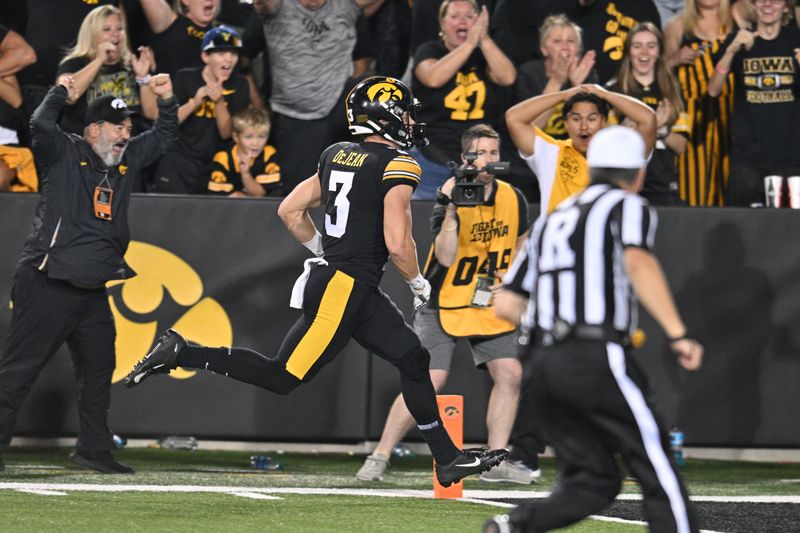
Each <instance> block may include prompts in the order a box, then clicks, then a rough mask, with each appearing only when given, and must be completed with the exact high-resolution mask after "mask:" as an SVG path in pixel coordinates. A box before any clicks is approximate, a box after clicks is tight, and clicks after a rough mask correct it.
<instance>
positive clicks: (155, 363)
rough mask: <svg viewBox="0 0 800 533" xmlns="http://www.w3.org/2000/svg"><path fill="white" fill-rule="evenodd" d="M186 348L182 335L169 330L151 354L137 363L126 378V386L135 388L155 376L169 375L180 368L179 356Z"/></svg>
mask: <svg viewBox="0 0 800 533" xmlns="http://www.w3.org/2000/svg"><path fill="white" fill-rule="evenodd" d="M185 347H186V341H185V340H183V337H181V335H180V333H178V332H177V331H175V330H174V329H168V330H167V331H166V332H165V333H164V334H163V335H161V337H160V338H159V339H158V342H156V345H155V347H154V348H153V349H152V350H151V351H150V353H149V354H147V355H145V356H144V358H143V359H142V360H141V361H139V362H138V363H136V365H135V366H134V367H133V370H131V372H130V374H128V375H127V376H125V380H124V383H125V386H126V387H128V388H131V387H135V386H136V385H138V384H139V383H141V382H142V381H144V380H145V379H147V378H148V377H150V376H151V375H153V374H169V371H170V370H172V369H174V368H177V367H178V354H179V353H180V351H181V350H183V349H184V348H185Z"/></svg>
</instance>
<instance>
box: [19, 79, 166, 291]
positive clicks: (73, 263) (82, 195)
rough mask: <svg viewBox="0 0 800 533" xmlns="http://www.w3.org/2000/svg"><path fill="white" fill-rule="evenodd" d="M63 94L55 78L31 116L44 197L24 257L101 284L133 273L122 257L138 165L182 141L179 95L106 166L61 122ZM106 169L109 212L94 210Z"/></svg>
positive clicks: (58, 275) (53, 274)
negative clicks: (98, 213)
mask: <svg viewBox="0 0 800 533" xmlns="http://www.w3.org/2000/svg"><path fill="white" fill-rule="evenodd" d="M66 99H67V91H66V89H65V88H64V87H63V86H61V85H56V86H55V87H53V88H52V89H50V91H49V92H48V93H47V96H46V97H45V99H44V100H43V101H42V103H41V105H40V106H39V107H38V108H37V109H36V111H35V112H34V114H33V117H32V118H31V134H32V139H33V143H32V148H33V153H34V157H35V158H36V161H37V164H38V165H39V168H40V192H41V198H40V200H39V205H38V206H37V208H36V215H35V217H34V219H33V228H32V230H31V233H30V235H29V236H28V239H27V241H26V242H25V248H24V251H23V253H22V258H21V259H20V264H30V265H32V266H33V267H34V268H37V269H39V270H41V271H43V272H46V273H47V276H48V277H50V278H53V279H59V280H65V281H69V282H72V283H75V284H77V285H81V286H88V287H100V286H102V285H103V284H104V283H105V282H106V281H108V280H112V279H126V278H130V277H133V276H134V275H135V274H136V273H135V272H134V271H133V270H132V269H131V268H130V267H129V266H128V265H127V264H126V263H125V259H124V255H125V251H126V250H127V248H128V242H129V241H130V232H129V229H128V205H129V203H130V196H131V188H132V185H133V184H134V183H135V181H136V176H137V174H138V173H139V172H140V171H141V169H142V168H144V167H146V166H148V165H150V164H152V163H154V162H155V161H156V159H158V157H159V156H160V155H161V154H163V153H164V152H165V151H166V150H167V149H168V148H169V147H171V146H173V145H174V144H175V143H176V142H177V139H178V105H177V102H176V100H175V98H171V99H169V100H161V99H159V101H158V107H159V119H158V121H157V122H156V125H155V127H154V128H153V129H152V130H150V131H147V132H144V133H142V134H140V135H137V136H136V137H133V138H132V139H131V140H130V143H129V144H128V147H127V149H126V150H125V154H124V156H123V158H122V162H121V163H120V164H119V165H116V166H113V167H110V168H109V167H106V165H105V163H103V161H102V160H101V159H100V157H99V156H98V155H97V154H96V153H95V152H94V150H92V147H91V146H90V145H89V143H88V142H86V140H85V139H84V138H83V137H81V136H79V135H75V134H67V133H64V132H62V131H61V130H60V129H59V128H58V126H57V125H56V122H57V120H58V115H59V112H60V111H61V108H62V107H63V106H64V104H65V103H66ZM106 177H108V183H109V184H110V188H111V189H113V191H114V192H113V194H112V198H111V211H112V219H111V220H103V219H101V218H98V217H96V216H95V209H94V193H95V188H96V187H97V186H98V185H100V183H101V182H103V180H104V179H105V178H106ZM104 186H107V185H106V184H105V183H104Z"/></svg>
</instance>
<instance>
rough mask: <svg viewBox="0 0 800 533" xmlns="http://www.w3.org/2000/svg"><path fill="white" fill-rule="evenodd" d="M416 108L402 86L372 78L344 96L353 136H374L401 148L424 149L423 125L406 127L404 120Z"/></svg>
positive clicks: (410, 95)
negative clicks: (413, 147)
mask: <svg viewBox="0 0 800 533" xmlns="http://www.w3.org/2000/svg"><path fill="white" fill-rule="evenodd" d="M419 107H420V104H419V101H418V100H417V99H416V98H414V95H413V94H412V93H411V89H409V88H408V87H406V85H405V84H404V83H403V82H401V81H400V80H397V79H395V78H388V77H386V76H373V77H371V78H367V79H365V80H363V81H362V82H361V83H359V84H358V85H356V86H355V87H353V90H352V91H350V94H348V95H347V124H348V125H349V129H350V133H351V134H353V135H374V134H377V135H380V136H381V137H383V138H384V139H386V140H389V141H392V142H393V143H395V144H398V145H400V146H402V147H403V148H411V147H412V146H413V145H415V144H416V145H417V146H425V145H427V144H428V140H427V139H426V138H425V124H414V125H412V126H409V125H408V124H406V122H405V120H403V114H405V113H408V116H409V117H410V118H411V119H413V118H414V116H415V115H416V111H417V109H419Z"/></svg>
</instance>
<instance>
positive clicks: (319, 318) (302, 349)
mask: <svg viewBox="0 0 800 533" xmlns="http://www.w3.org/2000/svg"><path fill="white" fill-rule="evenodd" d="M354 281H355V280H354V279H353V278H352V277H350V276H348V275H347V274H345V273H343V272H339V271H337V272H336V274H334V275H333V277H332V278H331V280H330V281H329V282H328V286H327V287H326V288H325V293H324V294H323V295H322V301H321V302H320V304H319V310H318V311H317V314H316V316H315V317H314V322H313V323H312V324H311V327H310V328H308V331H307V332H306V334H305V335H303V338H302V339H301V340H300V342H299V343H297V347H296V348H295V349H294V351H293V352H292V355H290V356H289V359H288V360H287V361H286V370H287V371H288V372H289V373H290V374H292V375H293V376H295V377H296V378H297V379H303V377H304V376H305V375H306V373H308V370H309V369H310V368H311V367H312V366H314V363H316V362H317V360H318V359H319V358H320V357H321V356H322V354H323V352H324V351H325V349H326V348H327V347H328V345H329V344H330V342H331V339H333V336H334V334H335V333H336V331H337V330H338V329H339V324H340V323H341V321H342V316H343V315H344V310H345V307H346V306H347V301H348V300H349V299H350V293H352V291H353V282H354Z"/></svg>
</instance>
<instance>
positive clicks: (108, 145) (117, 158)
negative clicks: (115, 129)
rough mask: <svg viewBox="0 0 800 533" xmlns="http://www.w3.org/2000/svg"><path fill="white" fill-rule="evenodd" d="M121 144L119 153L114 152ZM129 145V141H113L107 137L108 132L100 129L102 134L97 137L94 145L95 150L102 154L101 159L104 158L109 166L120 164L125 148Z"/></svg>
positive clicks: (104, 161)
mask: <svg viewBox="0 0 800 533" xmlns="http://www.w3.org/2000/svg"><path fill="white" fill-rule="evenodd" d="M115 146H119V147H120V151H119V154H115V153H114V147H115ZM127 147H128V143H127V142H124V143H112V142H111V141H109V140H108V138H107V137H106V134H105V132H104V131H103V130H100V135H99V137H98V138H97V142H96V143H95V145H94V151H95V152H96V153H97V155H98V156H100V159H102V160H103V163H105V164H106V166H107V167H113V166H116V165H119V164H120V163H121V162H122V156H123V155H124V154H125V149H126V148H127Z"/></svg>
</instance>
